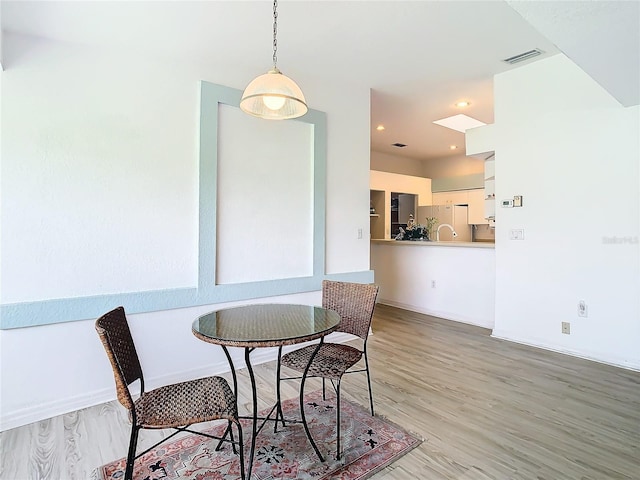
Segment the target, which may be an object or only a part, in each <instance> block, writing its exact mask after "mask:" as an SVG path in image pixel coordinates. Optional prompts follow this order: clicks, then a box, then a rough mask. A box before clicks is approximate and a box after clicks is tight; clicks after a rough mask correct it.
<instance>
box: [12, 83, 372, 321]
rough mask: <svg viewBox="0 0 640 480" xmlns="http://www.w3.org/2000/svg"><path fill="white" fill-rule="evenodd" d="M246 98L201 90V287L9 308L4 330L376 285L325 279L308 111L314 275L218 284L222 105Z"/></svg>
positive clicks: (365, 279)
mask: <svg viewBox="0 0 640 480" xmlns="http://www.w3.org/2000/svg"><path fill="white" fill-rule="evenodd" d="M241 95H242V92H241V91H240V90H236V89H233V88H229V87H224V86H221V85H215V84H212V83H209V82H204V81H203V82H201V85H200V137H199V149H200V168H199V189H200V193H199V194H200V197H199V236H198V285H197V287H193V288H178V289H167V290H153V291H144V292H126V293H118V294H108V295H95V296H85V297H77V298H61V299H54V300H44V301H36V302H26V303H17V304H4V305H0V329H11V328H21V327H31V326H37V325H48V324H53V323H63V322H70V321H77V320H87V319H94V318H97V317H99V316H100V315H102V314H103V313H105V312H107V311H109V310H111V309H113V308H115V307H117V306H119V305H124V306H125V308H126V310H127V312H128V313H142V312H152V311H158V310H169V309H174V308H185V307H193V306H199V305H209V304H215V303H224V302H231V301H240V300H249V299H254V298H263V297H273V296H279V295H289V294H295V293H303V292H311V291H317V290H320V289H321V282H322V279H323V278H331V279H334V280H343V281H353V282H359V283H371V282H373V272H372V271H370V270H366V271H362V272H347V273H341V274H332V275H330V276H325V274H324V266H325V215H326V208H325V203H326V182H327V179H326V170H327V167H326V163H327V162H326V156H327V122H326V115H325V113H324V112H319V111H317V110H309V112H308V113H307V114H306V115H304V116H303V117H300V118H299V119H296V120H293V121H302V122H306V123H310V124H312V130H313V161H314V164H313V176H314V179H313V180H314V182H313V215H314V219H313V275H312V276H310V277H299V278H283V279H274V280H268V281H261V282H249V283H239V284H228V285H216V284H215V272H216V225H217V220H216V210H217V208H216V201H217V170H218V168H217V167H218V136H217V132H218V105H219V104H225V105H230V106H236V107H238V106H239V104H240V98H241Z"/></svg>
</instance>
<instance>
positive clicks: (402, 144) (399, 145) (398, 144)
mask: <svg viewBox="0 0 640 480" xmlns="http://www.w3.org/2000/svg"><path fill="white" fill-rule="evenodd" d="M391 146H392V147H398V148H404V147H406V145H405V144H404V143H392V144H391Z"/></svg>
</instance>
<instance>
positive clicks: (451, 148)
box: [449, 145, 458, 150]
mask: <svg viewBox="0 0 640 480" xmlns="http://www.w3.org/2000/svg"><path fill="white" fill-rule="evenodd" d="M456 148H458V146H457V145H450V146H449V150H455V149H456Z"/></svg>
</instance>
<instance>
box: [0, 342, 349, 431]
mask: <svg viewBox="0 0 640 480" xmlns="http://www.w3.org/2000/svg"><path fill="white" fill-rule="evenodd" d="M352 339H353V337H352V336H350V335H349V334H346V333H332V334H331V335H328V336H327V340H330V341H331V342H334V343H344V342H346V341H349V340H352ZM309 343H311V342H309ZM303 345H305V344H300V345H293V346H291V347H286V348H285V349H284V351H285V352H287V351H290V350H294V349H296V348H300V347H301V346H303ZM277 355H278V349H277V348H264V349H259V350H256V351H254V353H253V354H252V356H251V363H252V365H254V366H256V365H260V364H262V363H266V362H270V361H272V360H276V358H277ZM234 362H235V363H236V369H237V370H241V369H243V368H245V364H244V357H242V358H238V359H236V358H234ZM229 371H230V368H229V364H228V363H227V361H226V360H224V361H220V362H216V363H215V364H209V365H205V366H202V367H198V368H195V369H191V370H184V371H182V372H178V373H172V374H171V375H160V376H156V377H151V378H145V385H146V387H147V389H152V388H157V387H158V386H160V385H168V384H171V383H177V382H181V381H185V380H189V379H193V378H202V377H206V376H209V375H222V374H224V373H227V372H229ZM115 399H116V390H115V385H114V387H113V388H105V389H101V390H97V391H94V392H91V393H87V394H82V395H76V396H74V397H68V398H62V399H59V400H55V401H51V402H46V403H41V404H38V405H30V406H29V407H26V408H22V409H19V410H14V411H10V412H6V411H3V412H2V417H1V418H0V432H4V431H5V430H10V429H12V428H17V427H21V426H23V425H28V424H30V423H34V422H39V421H41V420H46V419H48V418H53V417H57V416H58V415H64V414H65V413H69V412H73V411H75V410H82V409H83V408H88V407H93V406H95V405H100V404H101V403H106V402H110V401H112V400H115Z"/></svg>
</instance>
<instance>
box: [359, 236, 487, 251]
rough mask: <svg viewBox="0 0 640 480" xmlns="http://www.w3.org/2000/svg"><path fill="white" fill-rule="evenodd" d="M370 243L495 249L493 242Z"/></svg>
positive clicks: (405, 241) (372, 240)
mask: <svg viewBox="0 0 640 480" xmlns="http://www.w3.org/2000/svg"><path fill="white" fill-rule="evenodd" d="M371 243H375V244H377V245H396V246H400V245H403V246H410V247H458V248H460V247H466V248H491V249H494V248H495V243H493V242H451V241H448V242H432V241H421V240H392V239H387V238H385V239H371Z"/></svg>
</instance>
